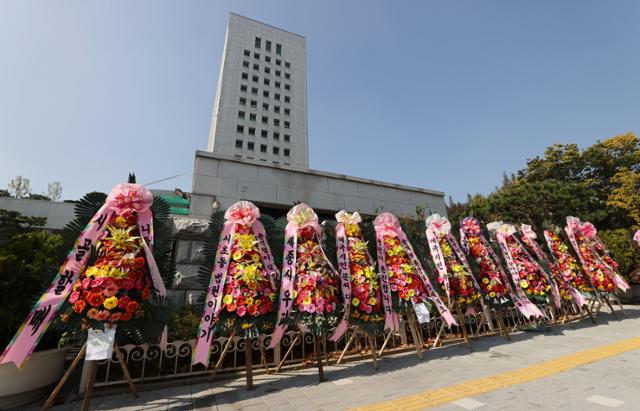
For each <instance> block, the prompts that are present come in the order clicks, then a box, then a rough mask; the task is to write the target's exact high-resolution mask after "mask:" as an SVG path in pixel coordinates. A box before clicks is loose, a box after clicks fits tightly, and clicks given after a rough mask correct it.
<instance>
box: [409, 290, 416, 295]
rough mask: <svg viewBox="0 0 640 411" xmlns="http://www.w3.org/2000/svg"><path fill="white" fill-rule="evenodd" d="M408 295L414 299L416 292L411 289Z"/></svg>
mask: <svg viewBox="0 0 640 411" xmlns="http://www.w3.org/2000/svg"><path fill="white" fill-rule="evenodd" d="M408 294H409V297H413V296H414V295H415V294H416V290H413V289H411V290H409V293H408Z"/></svg>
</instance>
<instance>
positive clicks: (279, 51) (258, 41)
mask: <svg viewBox="0 0 640 411" xmlns="http://www.w3.org/2000/svg"><path fill="white" fill-rule="evenodd" d="M253 46H254V47H255V48H257V49H259V48H260V47H262V39H261V38H260V37H256V38H255V40H254V41H253ZM264 49H265V50H266V51H269V52H271V40H265V42H264ZM276 54H278V55H280V54H282V44H278V43H276Z"/></svg>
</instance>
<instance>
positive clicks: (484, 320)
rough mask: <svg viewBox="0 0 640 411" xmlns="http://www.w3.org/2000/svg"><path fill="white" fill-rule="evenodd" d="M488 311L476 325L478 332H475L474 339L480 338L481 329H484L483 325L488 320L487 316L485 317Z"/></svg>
mask: <svg viewBox="0 0 640 411" xmlns="http://www.w3.org/2000/svg"><path fill="white" fill-rule="evenodd" d="M485 315H486V313H483V315H482V318H481V319H480V323H479V324H478V326H477V327H476V332H474V333H473V339H474V340H477V339H478V335H480V330H481V329H482V326H483V325H484V324H485V323H486V324H488V322H487V318H486V317H485Z"/></svg>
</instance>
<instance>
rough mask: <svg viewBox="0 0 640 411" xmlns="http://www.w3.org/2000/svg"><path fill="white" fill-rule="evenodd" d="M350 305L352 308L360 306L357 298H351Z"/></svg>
mask: <svg viewBox="0 0 640 411" xmlns="http://www.w3.org/2000/svg"><path fill="white" fill-rule="evenodd" d="M351 304H353V306H354V307H357V306H359V305H360V300H358V298H357V297H353V298H352V299H351Z"/></svg>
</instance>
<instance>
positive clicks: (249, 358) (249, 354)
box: [209, 330, 270, 390]
mask: <svg viewBox="0 0 640 411" xmlns="http://www.w3.org/2000/svg"><path fill="white" fill-rule="evenodd" d="M234 337H235V330H233V331H231V334H230V335H229V338H228V339H227V342H226V343H225V345H224V347H223V348H222V352H221V353H220V358H218V361H217V362H216V365H215V366H214V367H213V370H212V371H211V376H210V377H209V382H213V379H214V378H215V376H216V374H217V372H218V369H219V368H220V367H221V366H222V362H223V361H224V359H225V358H226V356H227V353H228V352H229V347H230V346H231V343H232V342H233V341H234ZM263 341H264V336H262V335H261V336H260V337H258V344H259V346H260V365H262V366H263V367H264V369H265V370H266V372H267V374H269V373H270V370H269V364H268V362H267V356H266V353H265V350H264V346H263ZM251 344H252V343H251V338H245V339H244V363H245V373H246V374H245V375H246V380H247V390H252V389H253V349H252V347H251Z"/></svg>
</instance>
